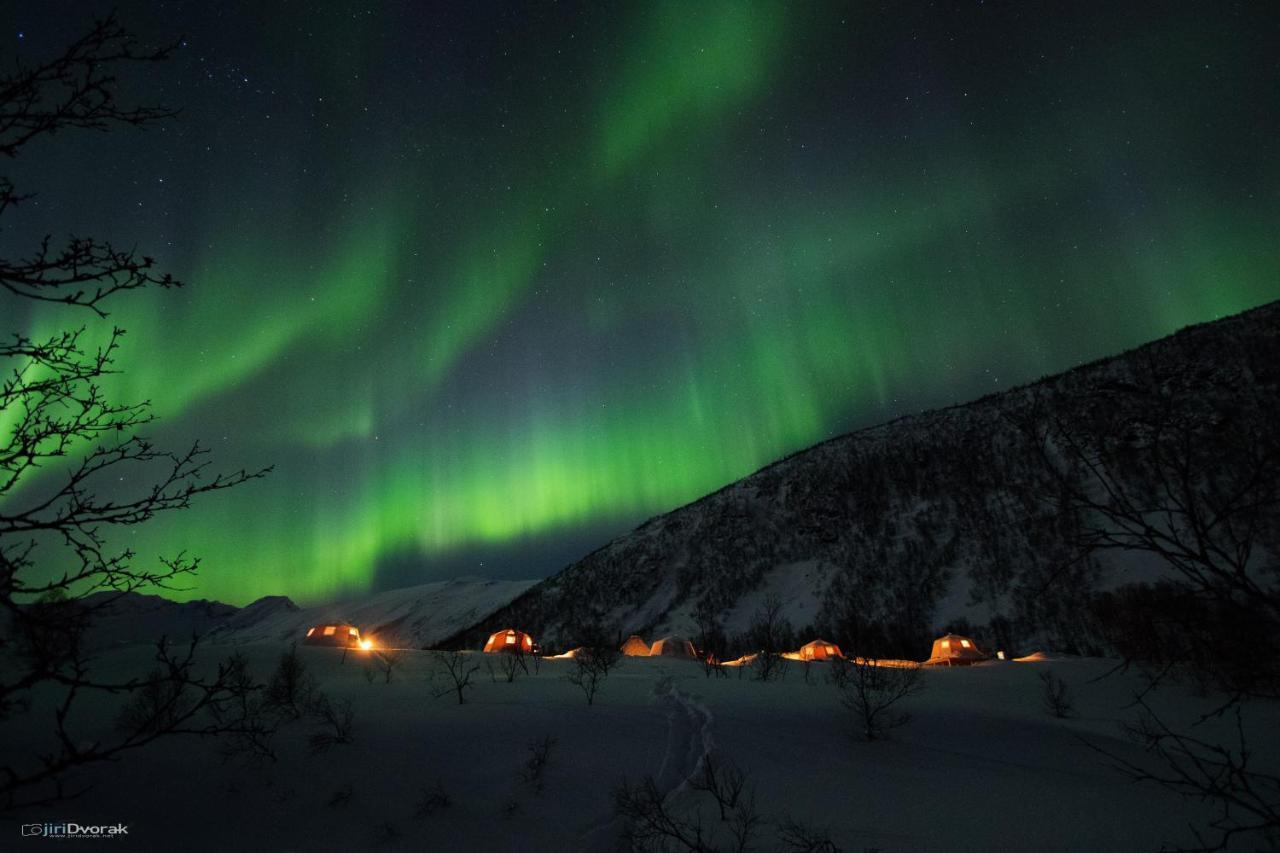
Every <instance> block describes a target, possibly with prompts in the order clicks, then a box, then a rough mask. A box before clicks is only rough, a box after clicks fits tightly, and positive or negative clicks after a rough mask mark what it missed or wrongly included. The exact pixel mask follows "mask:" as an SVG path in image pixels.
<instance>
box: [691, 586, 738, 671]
mask: <svg viewBox="0 0 1280 853" xmlns="http://www.w3.org/2000/svg"><path fill="white" fill-rule="evenodd" d="M693 619H694V623H695V624H696V625H697V627H698V632H697V635H696V637H695V639H694V643H695V644H696V645H697V647H698V662H699V663H700V664H701V665H702V674H703V675H704V676H706V677H707V678H711V677H712V676H713V675H714V676H715V677H717V678H727V677H728V675H729V674H728V673H727V672H725V668H724V659H725V656H726V654H727V653H728V648H729V639H728V637H727V636H726V635H725V631H724V626H723V625H722V624H721V622H720V616H719V614H718V613H717V612H716V609H715V607H714V605H712V604H711V602H710V601H708V600H706V599H703V600H702V601H700V602H698V606H697V607H696V608H695V609H694V612H693Z"/></svg>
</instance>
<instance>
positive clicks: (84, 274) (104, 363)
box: [0, 17, 265, 808]
mask: <svg viewBox="0 0 1280 853" xmlns="http://www.w3.org/2000/svg"><path fill="white" fill-rule="evenodd" d="M175 47H176V45H167V46H162V47H159V48H155V49H144V48H141V47H140V46H139V45H138V42H137V40H136V39H135V38H134V37H133V36H132V35H131V34H130V33H129V32H128V31H126V30H125V29H123V28H122V27H121V26H120V25H119V24H118V23H117V21H116V20H115V19H114V18H113V17H108V18H106V19H103V20H101V21H97V22H96V23H94V24H93V25H92V27H90V28H89V31H88V32H87V33H86V34H85V35H84V36H83V37H81V38H79V39H78V40H76V41H75V42H74V43H72V44H71V45H69V46H68V47H67V48H66V49H65V50H64V51H63V52H62V53H60V54H58V55H55V56H52V57H49V58H48V59H46V60H43V61H40V62H38V63H36V64H28V63H26V62H24V61H22V60H19V61H17V62H16V63H13V64H11V65H9V66H8V67H7V70H6V71H5V72H4V74H3V76H0V155H4V156H5V157H7V158H11V159H12V158H15V157H18V156H19V155H20V154H22V153H23V152H24V150H25V147H26V146H27V145H28V144H30V143H32V142H33V141H36V140H40V139H43V138H45V137H49V136H53V135H54V134H56V133H58V132H59V131H70V130H76V129H82V130H96V131H109V130H112V129H114V128H118V127H121V126H134V127H147V126H149V125H151V124H153V123H155V122H157V121H160V120H163V119H166V118H169V117H170V116H172V115H174V110H172V109H169V108H168V107H164V106H145V105H144V106H133V105H124V104H121V103H120V102H119V101H118V100H117V98H116V76H115V75H116V74H117V72H118V70H119V69H120V68H121V67H123V66H130V65H137V64H147V63H153V62H159V61H163V60H165V59H168V58H169V57H170V56H171V55H172V53H173V51H174V49H175ZM29 197H30V196H28V195H24V194H22V193H21V192H19V190H18V189H17V188H16V187H15V185H14V184H13V183H12V181H10V180H9V179H8V178H0V216H5V215H11V214H12V213H13V212H14V211H15V210H18V209H20V208H21V206H22V204H23V202H24V201H26V200H27V199H28V198H29ZM153 286H154V287H160V288H170V287H177V286H179V282H177V281H175V280H174V279H173V278H172V277H170V276H169V275H167V274H162V273H159V272H157V271H156V269H155V262H154V261H153V260H152V259H151V258H150V257H147V256H145V255H139V254H137V252H136V251H135V250H134V249H132V248H129V249H120V248H118V247H116V246H115V245H113V244H111V243H110V242H104V241H100V240H97V239H95V238H91V237H73V238H71V239H70V240H69V241H68V242H67V243H66V244H65V245H63V246H61V247H56V246H55V245H54V243H53V240H52V238H51V237H46V238H45V239H44V240H43V241H41V242H40V244H39V245H38V246H36V247H34V248H33V249H32V250H31V251H30V252H29V253H28V254H26V255H25V256H11V255H9V254H7V253H5V255H4V256H3V257H0V296H4V297H5V298H8V299H11V300H28V301H35V302H44V303H53V304H54V305H56V306H61V308H62V309H63V310H65V311H66V312H68V313H71V312H76V311H81V312H85V311H87V312H88V313H89V314H90V315H91V316H92V317H96V318H102V317H105V316H106V310H105V308H106V305H105V303H106V302H107V300H109V299H110V298H111V297H113V296H116V295H118V294H120V293H121V292H123V291H130V290H137V289H141V288H146V287H153ZM0 314H5V315H6V316H12V315H11V314H9V312H8V311H7V310H3V309H0ZM122 334H123V330H122V329H119V328H113V329H112V330H111V331H110V333H109V334H108V336H107V339H106V342H105V343H104V344H102V345H100V346H97V347H90V346H89V344H87V343H86V341H87V336H86V327H84V326H80V325H77V324H76V323H75V322H68V323H67V325H66V327H64V329H63V330H62V331H58V332H54V333H52V334H51V335H49V336H48V337H46V338H33V337H31V336H29V335H27V334H25V333H23V332H21V331H15V332H14V334H13V335H12V336H11V338H10V339H9V340H8V341H6V342H5V343H0V364H3V365H5V366H6V367H5V368H4V372H3V379H0V424H3V427H0V504H2V505H3V509H2V510H0V658H2V659H4V660H5V662H6V664H8V665H7V666H6V667H5V671H4V673H3V674H2V675H0V726H4V727H7V726H8V725H9V724H11V723H12V722H13V721H14V718H15V717H16V716H18V715H21V714H23V713H25V711H26V710H27V709H28V708H29V707H30V697H31V695H32V693H33V691H36V690H47V689H53V690H56V691H58V694H59V696H60V698H59V699H58V702H57V707H58V709H59V710H58V713H57V714H56V715H55V716H54V723H53V731H52V732H51V737H50V742H49V743H48V744H46V745H42V748H45V749H46V751H44V752H43V753H41V754H40V755H39V757H37V756H35V755H32V756H31V757H30V759H29V760H23V757H22V756H21V755H20V754H19V753H18V751H17V750H14V749H8V750H5V755H4V758H3V759H0V760H2V761H3V766H0V808H14V807H19V806H25V805H28V804H31V803H33V802H45V801H50V800H57V799H59V798H62V797H64V796H67V795H69V794H71V793H75V791H71V790H68V789H67V787H66V777H67V774H68V773H69V772H70V771H71V770H73V769H75V768H78V767H81V766H83V765H86V764H93V763H97V762H104V761H112V760H117V759H119V758H120V757H121V756H122V755H123V754H126V753H127V752H128V751H130V750H133V749H136V748H139V747H141V746H144V745H146V744H148V743H151V742H152V741H154V740H156V739H158V738H162V737H166V736H169V735H177V734H197V735H215V734H220V733H228V734H241V735H246V736H254V733H255V730H256V726H257V724H256V723H254V722H253V721H251V720H247V719H246V718H245V717H244V716H243V715H237V714H235V713H233V711H234V709H235V708H237V707H248V706H249V705H250V704H252V703H248V702H244V701H242V700H244V699H245V696H246V693H247V692H253V691H257V690H259V689H260V685H257V684H254V683H251V682H249V681H247V680H246V678H245V677H244V676H245V673H244V668H243V666H242V665H240V664H237V663H236V662H235V661H234V660H232V661H228V662H226V663H224V664H223V665H222V666H220V667H218V669H217V672H216V673H214V674H212V675H198V674H197V673H196V672H195V670H194V668H193V662H194V659H195V654H196V643H195V642H194V641H192V643H191V644H189V645H188V647H187V648H186V649H185V650H183V651H180V652H175V651H174V650H173V649H172V648H171V647H170V646H169V645H168V644H167V643H163V642H162V643H161V644H160V646H159V647H158V649H157V655H156V667H155V669H154V670H153V671H152V672H151V673H150V674H148V675H146V676H143V677H141V678H123V679H118V680H117V679H104V678H100V677H97V676H95V675H94V674H93V673H92V672H91V667H90V664H91V660H92V658H91V654H90V650H89V649H88V648H86V631H87V630H88V629H89V627H90V626H91V625H92V623H93V621H94V618H95V616H97V615H98V614H99V613H100V612H101V611H102V610H103V609H104V608H109V607H110V606H111V604H112V602H113V601H114V600H115V599H116V598H117V597H118V595H117V596H113V595H104V596H94V597H93V599H91V600H85V596H86V595H87V594H88V593H90V592H94V591H103V590H106V591H109V592H113V593H117V594H124V593H128V592H131V591H134V590H138V589H175V588H177V584H178V583H179V582H180V581H181V580H182V579H184V578H185V577H187V576H190V575H192V574H193V573H194V572H195V571H196V569H197V568H198V566H199V560H198V559H195V558H192V557H189V556H187V555H186V554H184V553H179V554H177V555H176V556H172V557H168V558H162V559H160V560H158V561H156V562H151V561H146V562H145V563H139V562H136V561H135V559H134V554H133V552H132V551H130V550H128V549H113V547H112V546H111V545H110V544H109V543H108V533H109V531H111V530H112V529H114V528H120V527H128V526H132V525H138V524H142V523H144V522H146V521H148V520H150V519H151V518H153V517H155V515H156V514H157V513H162V512H167V511H170V510H176V509H185V508H186V507H188V506H189V505H190V504H191V501H192V499H193V498H195V497H196V496H197V495H201V494H205V493H208V492H214V491H220V490H223V489H228V488H231V487H234V486H238V485H240V484H242V483H244V482H246V481H248V480H251V479H254V478H256V477H259V476H262V475H263V474H264V473H265V471H258V472H255V473H246V472H244V471H240V472H237V473H234V474H229V475H224V474H216V475H211V474H210V472H209V470H208V465H209V462H208V459H207V458H206V455H205V451H204V450H203V449H202V448H201V447H200V446H199V445H198V444H196V445H193V446H192V447H191V448H189V449H187V450H185V451H178V452H171V451H168V450H164V449H161V448H158V447H156V446H155V445H153V444H152V443H151V442H150V441H148V440H147V439H146V438H144V437H142V436H141V435H140V434H139V430H140V429H142V428H144V427H145V426H147V425H148V424H150V423H151V422H152V419H153V415H152V414H151V412H150V410H149V408H148V406H147V404H146V403H143V402H129V401H120V400H112V399H109V398H108V396H107V395H106V394H105V393H104V391H103V389H102V386H101V382H102V379H103V377H104V376H106V375H107V374H109V373H113V372H115V371H116V369H117V368H116V366H115V359H116V356H117V353H118V349H119V346H120V338H121V335H122ZM54 461H60V462H61V461H67V462H70V465H69V467H68V468H65V469H63V468H61V466H59V469H54V468H53V467H52V466H51V465H50V463H51V462H54ZM55 470H62V471H65V473H63V474H61V475H60V476H61V479H55V476H57V475H55V474H54V471H55ZM126 472H129V473H135V472H136V473H138V474H140V475H143V476H135V477H129V478H126V477H125V476H124V474H125V473H126ZM37 480H38V485H39V488H38V489H37V488H35V487H33V482H34V481H37ZM126 480H127V481H128V482H130V483H133V482H143V483H146V485H144V486H142V487H140V488H136V489H135V490H132V491H128V490H126V488H125V487H123V486H120V482H122V481H126ZM107 483H110V484H111V487H112V491H111V494H110V495H102V494H99V492H98V489H99V488H100V487H101V486H103V485H104V484H107ZM55 566H56V567H57V569H56V570H54V569H53V567H55ZM95 693H97V694H102V693H106V694H110V695H113V696H117V697H119V698H120V699H121V700H122V705H123V709H124V710H123V712H122V714H121V716H120V719H119V726H118V727H117V731H116V732H115V734H114V736H112V737H96V736H95V737H88V736H87V735H86V734H84V733H83V732H82V730H81V729H80V728H79V726H77V725H76V724H75V723H73V721H74V720H77V719H79V720H80V721H81V723H80V724H81V725H83V715H77V714H75V713H73V709H74V707H75V706H76V704H77V702H78V700H80V699H81V698H82V697H84V696H86V695H88V694H95ZM0 741H3V742H5V743H9V744H13V743H15V742H16V741H15V740H14V739H12V738H10V737H8V736H6V734H5V733H4V732H3V731H0ZM32 752H33V753H34V752H36V749H35V748H33V749H32Z"/></svg>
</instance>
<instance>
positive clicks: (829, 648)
mask: <svg viewBox="0 0 1280 853" xmlns="http://www.w3.org/2000/svg"><path fill="white" fill-rule="evenodd" d="M842 657H844V655H842V654H841V653H840V647H839V646H837V645H836V644H835V643H828V642H827V641H826V640H814V641H813V642H812V643H805V644H804V645H803V646H801V647H800V651H798V652H796V660H830V659H831V658H842Z"/></svg>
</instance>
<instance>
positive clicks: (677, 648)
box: [649, 637, 698, 659]
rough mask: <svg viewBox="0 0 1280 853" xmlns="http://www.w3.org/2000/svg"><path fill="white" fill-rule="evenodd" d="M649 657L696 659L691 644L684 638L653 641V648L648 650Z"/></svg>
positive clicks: (666, 638)
mask: <svg viewBox="0 0 1280 853" xmlns="http://www.w3.org/2000/svg"><path fill="white" fill-rule="evenodd" d="M649 656H650V657H655V658H656V657H668V658H694V659H696V658H697V657H698V653H697V652H696V651H694V648H693V643H691V642H689V641H688V640H686V639H685V638H684V637H663V638H662V639H660V640H654V642H653V647H652V648H650V649H649Z"/></svg>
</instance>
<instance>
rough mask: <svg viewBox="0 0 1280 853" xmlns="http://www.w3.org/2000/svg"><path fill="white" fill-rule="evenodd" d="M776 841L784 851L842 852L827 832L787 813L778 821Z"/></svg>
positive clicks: (803, 852) (806, 852)
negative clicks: (807, 824)
mask: <svg viewBox="0 0 1280 853" xmlns="http://www.w3.org/2000/svg"><path fill="white" fill-rule="evenodd" d="M778 843H779V844H780V845H781V850H783V851H785V853H842V851H841V849H840V848H839V847H837V846H836V843H835V842H834V841H832V840H831V834H830V833H829V832H827V831H826V830H820V829H815V828H813V827H811V826H806V825H805V824H803V823H800V822H799V821H797V820H795V819H794V818H792V817H791V816H789V815H788V816H786V817H784V818H782V820H780V821H778ZM868 853H871V851H868Z"/></svg>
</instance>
